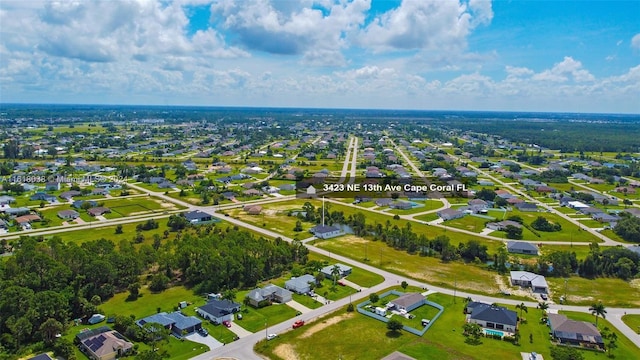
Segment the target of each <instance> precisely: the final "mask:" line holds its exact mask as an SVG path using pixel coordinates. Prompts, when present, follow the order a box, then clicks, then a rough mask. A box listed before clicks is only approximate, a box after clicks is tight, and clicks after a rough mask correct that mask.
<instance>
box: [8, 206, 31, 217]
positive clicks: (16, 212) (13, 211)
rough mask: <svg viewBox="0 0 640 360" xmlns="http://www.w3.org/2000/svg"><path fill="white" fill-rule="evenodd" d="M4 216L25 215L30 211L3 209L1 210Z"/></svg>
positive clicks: (26, 208) (18, 208) (24, 208)
mask: <svg viewBox="0 0 640 360" xmlns="http://www.w3.org/2000/svg"><path fill="white" fill-rule="evenodd" d="M2 211H4V213H5V214H7V215H9V216H20V215H25V214H28V213H30V212H31V209H29V208H28V207H17V208H4V209H2Z"/></svg>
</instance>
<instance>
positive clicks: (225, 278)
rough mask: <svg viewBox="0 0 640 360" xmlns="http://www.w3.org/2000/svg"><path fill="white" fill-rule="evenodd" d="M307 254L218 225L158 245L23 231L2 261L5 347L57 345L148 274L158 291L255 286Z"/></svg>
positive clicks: (1, 346) (0, 342)
mask: <svg viewBox="0 0 640 360" xmlns="http://www.w3.org/2000/svg"><path fill="white" fill-rule="evenodd" d="M165 238H166V236H165ZM307 254H308V252H307V249H306V248H305V247H304V246H303V245H302V244H301V243H299V242H296V243H293V244H289V243H287V242H285V241H282V240H281V239H276V240H275V241H270V240H267V239H264V238H256V237H254V236H253V235H251V234H250V233H248V232H245V231H239V230H238V229H237V228H227V229H226V230H222V229H220V228H219V227H215V226H213V225H210V226H204V227H197V228H193V229H189V230H184V233H183V234H180V233H179V234H177V236H176V238H175V240H173V241H167V240H165V241H163V240H162V239H161V237H160V236H156V240H155V241H154V243H153V245H148V244H142V245H140V246H139V247H134V246H133V242H132V241H129V240H123V241H121V242H120V243H119V244H117V245H116V244H115V243H113V242H112V241H110V240H106V239H100V240H96V241H88V242H85V243H82V244H76V243H73V242H70V243H63V242H62V241H60V239H58V238H55V237H54V238H52V239H50V240H47V241H44V242H38V241H36V240H35V239H34V238H29V237H22V238H21V239H20V240H19V241H17V242H16V243H15V244H14V255H13V256H11V257H10V258H8V259H7V260H6V261H3V262H0V334H2V335H0V353H1V352H7V353H15V352H17V351H19V350H20V349H21V348H23V347H24V345H26V344H30V343H34V342H39V341H42V342H44V343H46V344H49V345H52V344H51V343H52V342H54V341H56V340H55V338H54V336H53V335H55V334H57V333H61V332H62V331H63V329H64V327H65V326H66V325H67V324H68V323H69V322H70V321H71V320H72V319H84V320H86V319H88V318H89V317H91V315H92V314H94V313H98V312H99V309H98V308H99V306H100V304H101V303H102V302H103V301H105V300H107V299H109V298H110V297H112V296H113V295H114V294H115V293H118V292H124V291H129V293H130V295H129V299H130V300H135V299H136V298H137V293H138V291H139V289H140V287H141V285H143V283H144V281H146V280H145V279H148V280H149V289H151V290H152V291H162V290H163V289H165V288H166V287H167V286H169V285H171V284H184V285H187V286H190V287H192V288H193V290H194V291H196V292H220V291H225V290H231V289H235V288H245V287H253V286H255V285H256V284H257V283H258V282H259V281H261V280H263V279H269V278H273V277H277V276H280V275H281V274H282V273H283V272H284V271H286V270H290V269H291V268H292V266H293V264H294V263H300V264H304V263H306V260H307ZM144 274H147V275H148V276H144V277H143V276H142V275H144ZM121 320H122V319H121ZM53 345H54V346H56V344H53ZM58 345H60V344H58ZM60 346H62V345H60Z"/></svg>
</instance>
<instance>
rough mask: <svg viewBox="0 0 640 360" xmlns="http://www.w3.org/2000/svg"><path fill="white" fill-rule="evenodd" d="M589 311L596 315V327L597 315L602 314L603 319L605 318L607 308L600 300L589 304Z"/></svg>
mask: <svg viewBox="0 0 640 360" xmlns="http://www.w3.org/2000/svg"><path fill="white" fill-rule="evenodd" d="M589 311H591V314H593V315H595V316H596V327H598V316H602V318H603V319H606V316H605V314H606V313H607V310H606V308H605V307H604V305H603V304H602V301H600V302H598V303H597V304H593V305H591V307H590V308H589Z"/></svg>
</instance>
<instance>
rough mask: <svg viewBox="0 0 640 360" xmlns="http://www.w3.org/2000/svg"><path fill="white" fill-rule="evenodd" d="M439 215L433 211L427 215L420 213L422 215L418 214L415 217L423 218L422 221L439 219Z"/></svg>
mask: <svg viewBox="0 0 640 360" xmlns="http://www.w3.org/2000/svg"><path fill="white" fill-rule="evenodd" d="M438 218H439V216H438V214H436V213H431V214H426V215H420V216H416V217H415V219H417V220H421V221H426V222H429V221H433V220H438Z"/></svg>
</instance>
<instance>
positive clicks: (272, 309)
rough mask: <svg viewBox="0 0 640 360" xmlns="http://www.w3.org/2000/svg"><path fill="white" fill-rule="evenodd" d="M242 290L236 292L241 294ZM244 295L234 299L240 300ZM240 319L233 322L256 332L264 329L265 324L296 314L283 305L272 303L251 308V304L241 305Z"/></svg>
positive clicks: (276, 322)
mask: <svg viewBox="0 0 640 360" xmlns="http://www.w3.org/2000/svg"><path fill="white" fill-rule="evenodd" d="M241 293H242V292H238V295H241ZM243 299H244V295H242V296H241V297H240V296H238V297H236V301H238V302H240V303H241V302H242V300H243ZM241 312H242V320H236V321H235V323H236V324H237V325H239V326H241V327H242V328H244V329H245V330H248V331H250V332H257V331H260V330H264V328H265V324H266V325H267V326H269V324H279V323H281V322H283V321H285V320H287V319H292V318H294V317H295V316H296V312H297V311H296V310H294V309H293V308H291V307H289V306H287V305H284V304H273V305H270V306H265V307H263V308H260V309H256V308H253V307H251V306H243V307H242V310H241Z"/></svg>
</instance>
